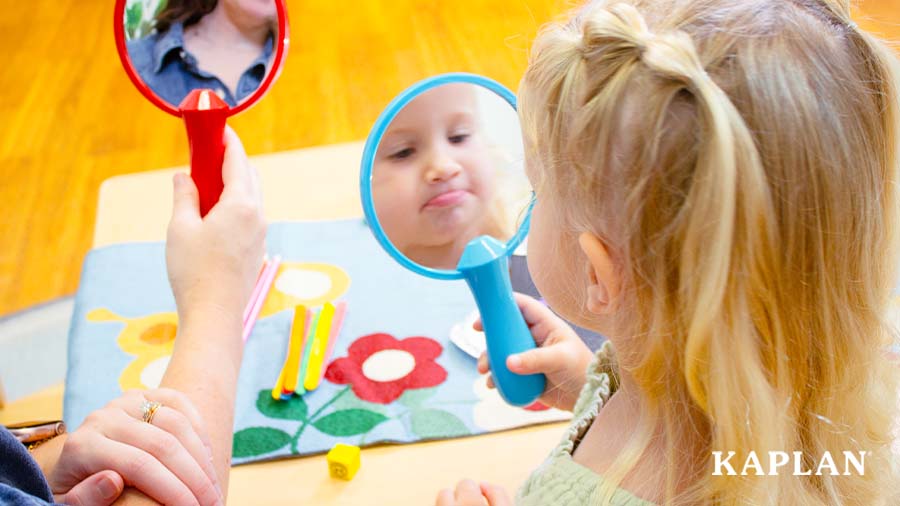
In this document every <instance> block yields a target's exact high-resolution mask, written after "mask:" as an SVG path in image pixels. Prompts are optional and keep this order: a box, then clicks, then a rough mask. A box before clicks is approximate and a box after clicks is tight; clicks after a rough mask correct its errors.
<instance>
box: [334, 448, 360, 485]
mask: <svg viewBox="0 0 900 506" xmlns="http://www.w3.org/2000/svg"><path fill="white" fill-rule="evenodd" d="M327 460H328V474H330V475H331V477H332V478H339V479H342V480H352V479H353V476H355V475H356V471H358V470H359V447H358V446H352V445H345V444H342V443H338V444H336V445H334V447H332V448H331V450H330V451H329V452H328V457H327Z"/></svg>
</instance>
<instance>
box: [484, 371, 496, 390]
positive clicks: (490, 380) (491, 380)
mask: <svg viewBox="0 0 900 506" xmlns="http://www.w3.org/2000/svg"><path fill="white" fill-rule="evenodd" d="M486 383H487V387H488V388H497V385H495V384H494V376H493V375H491V374H489V375H488V377H487V381H486Z"/></svg>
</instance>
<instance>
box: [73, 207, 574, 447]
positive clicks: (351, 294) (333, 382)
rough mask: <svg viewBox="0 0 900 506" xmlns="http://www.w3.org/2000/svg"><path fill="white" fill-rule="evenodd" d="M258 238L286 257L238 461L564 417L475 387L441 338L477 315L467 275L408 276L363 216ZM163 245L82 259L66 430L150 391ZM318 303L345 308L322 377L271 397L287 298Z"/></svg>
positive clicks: (248, 394) (168, 328) (248, 376)
mask: <svg viewBox="0 0 900 506" xmlns="http://www.w3.org/2000/svg"><path fill="white" fill-rule="evenodd" d="M267 243H268V244H267V250H268V252H269V254H270V255H280V256H281V257H282V258H283V261H284V263H283V264H282V268H281V269H280V271H279V276H278V278H277V279H276V283H275V285H274V287H273V289H272V291H271V292H270V295H269V298H268V299H267V301H266V305H265V307H264V308H263V312H262V315H261V318H260V320H259V321H258V322H257V324H256V326H255V328H254V330H253V333H252V335H251V336H250V338H249V340H248V342H247V345H246V350H245V355H244V362H243V364H242V368H241V375H240V381H239V387H238V394H237V406H236V415H235V448H234V452H235V453H234V454H235V457H234V462H235V463H246V462H252V461H256V460H266V459H272V458H280V457H287V456H292V455H303V454H311V453H319V452H324V451H328V450H329V449H330V448H331V447H332V446H333V445H334V444H335V443H337V442H344V443H349V444H355V445H361V446H366V445H370V444H375V443H379V442H398V443H406V442H413V441H418V440H424V439H440V438H449V437H460V436H467V435H475V434H482V433H485V432H490V431H494V430H502V429H507V428H511V427H516V426H522V425H527V424H532V423H541V422H546V421H551V420H560V419H564V418H566V416H567V415H566V414H565V413H562V412H559V411H556V410H548V409H543V407H541V406H532V407H531V409H527V410H526V409H519V408H512V407H510V406H508V405H506V404H505V403H503V401H502V400H501V399H500V397H499V395H498V394H497V393H496V392H495V391H489V390H488V389H486V388H485V386H484V381H483V379H482V378H479V375H478V374H477V371H476V370H475V360H474V359H473V358H471V357H469V356H468V355H466V354H464V353H463V352H462V351H460V350H459V349H458V348H456V347H455V346H454V345H452V344H450V343H449V341H448V335H449V332H450V329H451V327H453V326H454V325H455V324H458V323H460V322H462V321H463V320H465V319H466V317H467V316H469V315H470V314H471V313H472V311H474V309H475V305H474V301H473V300H472V297H471V295H470V293H469V291H468V288H467V287H466V286H465V283H464V282H462V281H450V282H448V281H436V280H431V279H428V278H424V277H421V276H418V275H415V274H413V273H410V272H408V271H406V270H405V269H403V268H402V267H400V266H399V265H398V264H396V263H395V262H394V261H393V260H392V259H391V258H390V257H389V256H387V254H386V253H384V252H383V250H382V249H381V248H380V247H379V246H378V244H377V243H376V242H375V240H374V238H373V237H372V235H371V233H370V232H369V230H368V228H367V227H366V225H365V223H364V222H362V221H361V220H347V221H339V222H305V223H279V224H274V225H271V226H270V227H269V233H268V239H267ZM164 251H165V248H164V245H163V244H162V243H137V244H126V245H117V246H111V247H106V248H102V249H98V250H94V251H92V252H91V253H90V254H89V255H88V257H87V259H86V260H85V264H84V268H83V272H82V277H81V280H82V281H81V286H80V288H79V291H78V294H77V296H76V303H75V310H74V315H73V319H72V326H71V329H70V332H69V368H68V374H67V379H66V394H65V405H64V412H65V420H66V423H67V424H68V425H69V426H70V427H72V428H75V427H78V426H79V425H80V424H81V423H82V421H83V420H84V418H85V417H86V416H87V414H88V413H90V412H91V411H93V410H95V409H98V408H100V407H102V406H103V405H104V404H105V403H106V402H108V401H109V400H111V399H113V398H115V397H117V396H118V395H120V394H121V392H122V391H123V390H126V389H130V388H147V387H155V386H156V385H158V383H159V379H160V377H161V376H162V372H163V371H164V369H165V365H166V364H167V362H168V356H169V354H170V353H171V349H172V341H173V339H174V336H175V329H176V326H177V318H176V316H175V304H174V299H173V297H172V293H171V290H170V288H169V285H168V281H167V277H166V269H165V255H164ZM329 301H330V302H337V301H344V302H346V303H347V316H346V319H345V322H344V325H343V328H342V331H341V333H340V335H339V338H338V341H337V344H336V346H335V349H334V353H333V355H332V358H331V361H330V362H329V369H328V373H327V374H326V375H325V379H324V380H323V381H322V383H321V385H320V386H319V388H318V389H316V390H314V391H312V392H309V393H306V394H305V395H303V396H302V397H297V396H295V397H293V398H292V399H291V400H290V401H287V402H276V401H273V400H272V398H271V396H270V395H269V393H270V392H271V389H272V387H273V385H274V384H275V381H276V378H277V376H278V373H279V371H280V369H281V366H282V363H283V361H284V358H285V354H286V349H287V343H288V338H289V334H290V326H291V321H292V318H293V309H294V306H295V305H296V304H300V303H303V304H308V305H310V306H321V305H322V304H323V303H324V302H329Z"/></svg>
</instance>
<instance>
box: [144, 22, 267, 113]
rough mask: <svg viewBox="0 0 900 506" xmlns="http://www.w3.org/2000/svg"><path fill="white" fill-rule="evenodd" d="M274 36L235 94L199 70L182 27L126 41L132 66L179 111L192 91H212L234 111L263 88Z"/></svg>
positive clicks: (248, 70) (178, 24) (239, 82)
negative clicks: (185, 39) (234, 108)
mask: <svg viewBox="0 0 900 506" xmlns="http://www.w3.org/2000/svg"><path fill="white" fill-rule="evenodd" d="M272 46H273V36H272V35H271V34H270V35H269V38H268V39H267V40H266V45H265V47H264V48H263V52H262V54H260V55H259V57H258V58H257V59H256V60H254V61H253V63H251V64H250V67H248V68H247V70H245V71H244V73H243V74H242V75H241V78H240V80H239V81H238V86H237V90H230V89H228V87H227V86H225V84H224V83H223V82H222V81H221V80H220V79H219V78H218V77H216V76H214V75H212V74H210V73H209V72H206V71H204V70H201V69H200V67H199V66H198V64H197V58H196V57H194V55H192V54H191V53H189V52H188V51H187V50H186V49H185V48H184V26H183V25H182V24H181V23H173V24H172V25H171V26H170V27H169V29H168V30H167V31H166V32H164V33H151V34H150V35H147V36H145V37H142V38H140V39H137V40H131V41H128V56H129V57H130V58H131V65H132V66H133V67H134V70H135V71H136V72H137V73H138V75H139V76H141V80H143V81H144V84H146V85H147V86H148V87H149V88H150V89H151V90H153V91H154V92H155V93H156V95H158V96H159V97H160V98H162V99H163V100H165V101H166V102H168V103H170V104H172V106H173V107H176V108H177V107H178V105H179V104H180V103H181V101H182V100H183V99H184V97H186V96H187V94H188V93H190V92H191V90H194V89H197V88H208V89H211V90H213V91H214V92H215V93H216V94H217V95H219V97H221V98H222V100H224V101H225V102H226V103H227V104H228V105H229V106H231V107H234V106H236V105H237V104H238V103H239V102H240V101H242V100H243V99H245V98H247V97H248V96H250V95H251V94H253V92H254V91H256V89H257V88H259V86H260V84H262V82H263V79H264V78H265V76H266V68H267V66H268V64H269V59H270V57H271V56H272Z"/></svg>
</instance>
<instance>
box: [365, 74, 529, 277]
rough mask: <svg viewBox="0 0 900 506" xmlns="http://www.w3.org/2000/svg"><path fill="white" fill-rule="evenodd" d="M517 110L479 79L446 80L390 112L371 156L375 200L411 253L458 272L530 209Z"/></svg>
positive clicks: (382, 220)
mask: <svg viewBox="0 0 900 506" xmlns="http://www.w3.org/2000/svg"><path fill="white" fill-rule="evenodd" d="M523 161H524V154H523V146H522V134H521V130H520V128H519V120H518V115H517V113H516V111H515V109H514V108H513V106H512V105H510V103H509V102H507V101H506V100H505V99H504V98H503V97H501V96H499V95H497V94H496V93H494V92H493V91H491V90H489V89H487V88H484V87H482V86H479V85H476V84H470V83H460V82H456V83H449V84H442V85H439V86H436V87H434V88H430V89H428V90H426V91H424V92H422V93H420V94H419V95H417V96H415V97H413V98H412V99H411V100H410V101H409V102H408V103H407V104H406V105H405V106H404V107H403V108H402V109H401V110H400V111H399V112H398V113H397V115H396V116H395V117H394V118H393V119H392V120H391V122H390V123H389V124H388V126H387V128H386V129H385V131H384V135H383V136H382V138H381V141H380V142H379V144H378V148H377V150H376V153H375V156H374V159H373V163H372V176H371V185H372V187H371V188H372V201H373V204H374V209H375V214H376V216H377V219H378V223H379V224H380V225H381V227H382V229H383V230H384V233H385V235H386V236H387V238H388V240H390V241H391V243H392V244H393V245H394V247H395V248H396V249H397V250H398V251H399V252H400V253H402V254H403V255H405V256H406V257H407V258H408V259H409V260H411V261H413V262H415V263H417V264H419V265H421V266H424V267H428V268H431V269H443V270H452V269H455V268H456V266H457V263H458V262H459V259H460V256H461V255H462V253H463V250H465V248H466V245H467V244H468V243H469V242H470V241H471V240H472V239H475V238H476V237H479V236H483V235H487V236H491V237H493V238H495V239H497V240H499V241H501V242H504V243H505V242H506V241H508V240H509V239H510V238H511V237H512V236H513V235H514V234H515V233H516V231H517V230H518V228H519V226H520V225H521V224H522V221H523V219H524V218H525V216H526V215H527V210H528V205H529V204H530V201H531V197H532V192H531V186H530V184H529V182H528V179H527V177H526V176H525V171H524V165H523Z"/></svg>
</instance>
